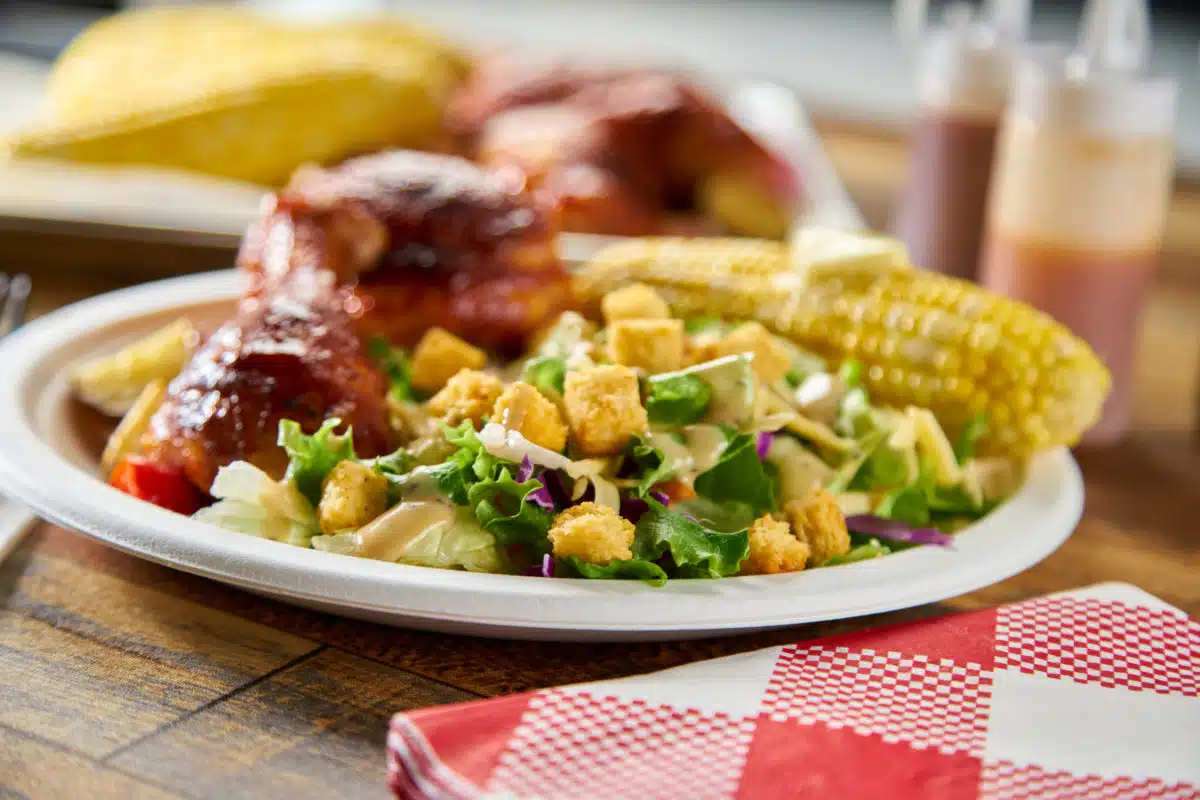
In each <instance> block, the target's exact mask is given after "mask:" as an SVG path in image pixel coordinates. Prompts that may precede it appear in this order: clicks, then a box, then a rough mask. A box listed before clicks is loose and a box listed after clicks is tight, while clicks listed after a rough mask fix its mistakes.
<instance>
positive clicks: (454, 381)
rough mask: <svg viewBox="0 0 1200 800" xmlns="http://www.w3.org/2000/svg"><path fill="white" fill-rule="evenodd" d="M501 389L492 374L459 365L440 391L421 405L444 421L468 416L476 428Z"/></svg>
mask: <svg viewBox="0 0 1200 800" xmlns="http://www.w3.org/2000/svg"><path fill="white" fill-rule="evenodd" d="M503 391H504V384H503V383H501V382H500V379H499V378H497V377H496V376H495V375H488V374H487V373H486V372H479V371H478V370H473V369H460V370H459V371H458V372H456V373H455V374H454V377H453V378H451V379H450V380H449V381H447V382H446V385H445V386H444V387H443V388H442V390H441V391H440V392H438V393H437V394H435V395H434V396H433V397H431V398H429V402H428V403H426V404H425V408H426V410H427V411H429V413H430V414H433V415H434V416H436V417H438V418H440V419H441V420H442V422H444V423H446V424H447V425H458V424H459V423H461V422H462V421H463V420H465V419H469V420H471V422H473V423H475V427H477V428H478V427H479V426H480V425H482V424H483V418H484V417H486V416H487V415H488V414H489V413H491V410H492V407H493V406H494V405H495V404H496V398H498V397H499V396H500V393H501V392H503Z"/></svg>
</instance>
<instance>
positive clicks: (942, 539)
mask: <svg viewBox="0 0 1200 800" xmlns="http://www.w3.org/2000/svg"><path fill="white" fill-rule="evenodd" d="M846 527H847V528H849V529H850V530H852V531H854V532H856V533H865V534H868V535H870V536H878V537H879V538H880V539H890V540H892V541H893V542H911V543H912V544H929V545H936V546H937V547H950V546H951V545H952V544H954V537H953V536H951V535H950V534H948V533H942V532H941V531H939V530H935V529H933V528H918V527H916V526H913V525H909V524H908V523H907V522H900V521H899V520H894V519H885V518H884V517H877V516H875V515H874V514H854V515H852V516H849V517H846Z"/></svg>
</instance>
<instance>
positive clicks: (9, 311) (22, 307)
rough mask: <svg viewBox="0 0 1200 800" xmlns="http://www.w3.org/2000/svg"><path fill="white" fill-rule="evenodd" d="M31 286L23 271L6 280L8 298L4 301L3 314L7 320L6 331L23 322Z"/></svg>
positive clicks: (14, 328)
mask: <svg viewBox="0 0 1200 800" xmlns="http://www.w3.org/2000/svg"><path fill="white" fill-rule="evenodd" d="M32 286H33V281H31V280H30V279H29V276H28V275H26V274H25V273H23V272H22V273H21V274H19V275H17V276H16V277H14V278H12V279H11V280H10V281H9V282H8V298H7V300H6V301H5V303H4V316H5V317H6V318H7V322H8V330H7V331H6V333H12V332H13V331H15V330H16V329H17V328H19V327H21V326H22V325H24V324H25V312H26V310H27V308H28V306H29V290H30V288H32Z"/></svg>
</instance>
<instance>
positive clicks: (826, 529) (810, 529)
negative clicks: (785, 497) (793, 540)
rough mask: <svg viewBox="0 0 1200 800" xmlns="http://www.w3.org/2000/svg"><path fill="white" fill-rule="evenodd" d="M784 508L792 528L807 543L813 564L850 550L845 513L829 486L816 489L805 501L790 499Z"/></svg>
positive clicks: (818, 563)
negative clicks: (796, 501)
mask: <svg viewBox="0 0 1200 800" xmlns="http://www.w3.org/2000/svg"><path fill="white" fill-rule="evenodd" d="M783 511H784V513H785V514H787V518H788V520H789V521H790V522H791V523H792V532H793V533H795V534H796V537H797V538H798V539H800V540H801V541H803V542H805V543H807V544H808V548H809V550H810V551H811V552H812V563H813V564H816V565H818V566H819V565H820V564H821V563H822V562H824V561H825V560H826V559H829V558H832V557H833V556H840V555H843V554H845V553H847V552H849V551H850V532H849V531H848V530H846V517H845V516H843V515H842V509H841V508H840V507H838V504H837V499H836V498H835V497H834V496H833V495H832V494H831V493H830V492H829V490H828V489H817V490H816V491H815V492H813V493H812V495H811V496H810V497H809V498H808V500H807V501H805V502H804V503H790V504H788V505H786V506H784V507H783Z"/></svg>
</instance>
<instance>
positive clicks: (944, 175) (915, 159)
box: [892, 0, 1029, 279]
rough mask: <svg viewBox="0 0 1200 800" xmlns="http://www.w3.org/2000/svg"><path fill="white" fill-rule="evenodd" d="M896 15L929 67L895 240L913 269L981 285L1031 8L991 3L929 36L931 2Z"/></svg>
mask: <svg viewBox="0 0 1200 800" xmlns="http://www.w3.org/2000/svg"><path fill="white" fill-rule="evenodd" d="M897 12H898V14H899V15H900V16H901V20H900V23H901V28H902V30H903V31H905V33H906V34H907V37H908V39H909V40H910V41H912V42H914V43H915V44H916V45H917V46H918V47H919V50H920V57H919V67H918V75H917V93H918V112H917V117H916V122H915V127H914V129H913V135H912V152H913V155H912V162H911V165H910V167H909V176H908V181H907V184H906V186H905V189H904V192H903V195H902V198H901V202H900V206H899V208H898V209H897V212H896V215H895V216H894V218H893V222H892V233H893V234H894V235H895V236H896V237H897V238H898V239H900V240H901V241H903V242H904V244H905V246H906V247H907V248H908V252H909V256H910V257H911V258H912V261H913V263H914V264H918V265H920V266H922V267H925V268H926V269H931V270H935V271H937V272H942V273H946V274H948V275H955V276H958V277H961V278H968V279H974V278H975V276H976V271H977V267H978V264H979V255H980V242H981V239H982V235H983V226H984V216H985V211H986V206H987V198H988V183H989V178H990V176H991V172H992V157H993V151H994V148H995V144H996V136H997V131H998V129H999V126H1000V120H1001V118H1002V116H1003V114H1004V108H1005V105H1006V103H1007V101H1008V93H1009V87H1010V83H1011V75H1012V68H1013V64H1014V61H1015V58H1016V55H1017V53H1018V52H1019V51H1020V49H1021V47H1022V45H1023V42H1024V39H1025V35H1026V30H1027V28H1028V20H1029V0H987V3H986V5H985V6H984V8H983V11H982V13H981V14H979V15H976V14H975V13H974V12H973V10H972V8H971V7H970V6H968V5H965V4H961V3H960V4H956V5H954V6H951V7H950V9H949V10H948V11H947V13H946V17H945V21H944V23H943V24H942V25H940V26H939V27H937V28H934V29H933V30H932V31H930V32H929V33H928V34H926V33H925V32H924V31H923V30H922V26H923V23H924V19H923V18H924V14H925V0H898V3H897Z"/></svg>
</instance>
